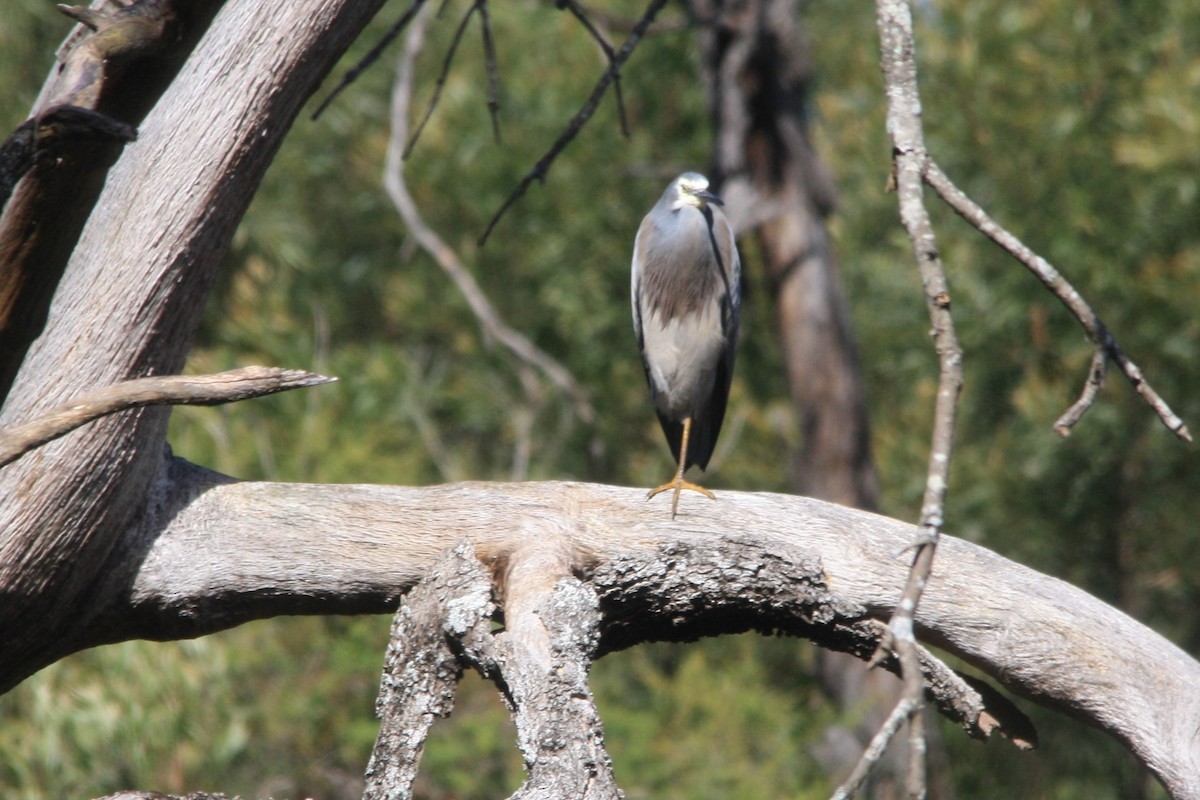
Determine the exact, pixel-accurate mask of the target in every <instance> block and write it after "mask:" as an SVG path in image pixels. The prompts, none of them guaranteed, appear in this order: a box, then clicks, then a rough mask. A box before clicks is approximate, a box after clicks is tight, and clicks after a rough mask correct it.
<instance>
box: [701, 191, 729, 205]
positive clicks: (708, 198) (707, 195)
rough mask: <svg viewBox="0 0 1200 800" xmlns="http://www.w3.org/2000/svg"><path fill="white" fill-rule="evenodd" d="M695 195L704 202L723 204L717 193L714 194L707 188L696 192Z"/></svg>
mask: <svg viewBox="0 0 1200 800" xmlns="http://www.w3.org/2000/svg"><path fill="white" fill-rule="evenodd" d="M695 196H696V197H699V198H700V199H701V200H704V201H705V202H708V203H712V204H713V205H717V206H723V205H725V201H724V200H722V199H721V198H720V196H719V195H715V194H713V193H712V192H710V191H708V190H707V189H703V190H701V191H699V192H696V193H695Z"/></svg>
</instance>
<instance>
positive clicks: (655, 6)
mask: <svg viewBox="0 0 1200 800" xmlns="http://www.w3.org/2000/svg"><path fill="white" fill-rule="evenodd" d="M666 4H667V0H650V5H649V7H647V8H646V13H645V14H643V15H642V18H641V19H639V20H638V22H637V24H636V25H634V26H633V31H631V32H630V34H629V38H627V39H626V40H625V43H624V44H623V45H621V49H620V50H619V51H617V54H616V56H614V57H613V60H612V63H611V64H609V67H608V69H606V70H605V71H604V74H603V75H602V76H600V80H599V81H598V82H597V83H596V87H595V88H594V89H592V93H591V95H589V96H588V99H587V100H586V101H585V102H584V104H583V107H582V108H580V109H579V111H578V112H576V114H575V116H573V117H571V121H570V122H568V123H567V127H566V130H564V131H563V132H562V134H561V135H560V136H559V137H558V140H557V141H555V142H554V144H552V145H551V146H550V149H549V150H547V151H546V154H545V155H543V156H542V157H541V158H540V159H539V160H538V162H537V164H535V165H534V167H533V169H531V170H530V171H529V172H528V173H527V174H526V175H525V177H524V178H522V179H521V182H520V183H519V184H517V187H516V188H515V189H513V191H512V193H511V194H510V195H509V196H508V198H507V199H506V200H505V201H504V203H503V205H501V206H500V210H499V211H497V212H496V214H495V216H493V217H492V221H491V222H489V223H488V226H487V230H485V231H484V232H483V235H482V236H480V237H479V246H480V247H483V245H484V244H486V243H487V240H488V237H489V236H490V235H491V234H492V230H493V229H494V228H495V227H496V224H497V223H498V222H500V218H501V217H503V216H504V213H505V212H506V211H508V209H509V208H511V207H512V205H513V204H514V203H516V202H517V200H519V199H520V198H521V196H522V195H523V194H525V192H526V190H527V189H529V187H530V186H531V185H532V184H533V182H534V181H535V180H536V181H544V180H545V179H546V173H547V171H548V170H549V169H550V165H551V164H552V163H553V162H554V159H555V158H557V157H558V154H559V153H561V152H562V151H563V150H564V149H565V148H566V146H567V145H568V144H570V143H571V140H572V139H574V138H575V137H576V136H577V135H578V134H579V131H580V130H582V129H583V126H584V125H585V124H587V121H588V120H589V119H591V117H592V115H593V114H594V113H596V107H597V106H598V105H599V104H600V99H601V98H602V97H604V92H605V91H606V90H607V89H608V85H609V84H610V83H612V82H613V81H615V80H616V79H617V77H618V76H619V74H620V70H621V65H622V64H624V63H625V62H626V61H627V60H629V57H630V56H631V55H633V51H634V49H635V48H636V47H637V45H638V42H639V41H641V38H642V36H644V35H645V33H646V29H647V28H649V27H650V24H651V23H652V22H654V17H655V16H657V14H658V12H659V11H661V10H662V8H663V6H665V5H666Z"/></svg>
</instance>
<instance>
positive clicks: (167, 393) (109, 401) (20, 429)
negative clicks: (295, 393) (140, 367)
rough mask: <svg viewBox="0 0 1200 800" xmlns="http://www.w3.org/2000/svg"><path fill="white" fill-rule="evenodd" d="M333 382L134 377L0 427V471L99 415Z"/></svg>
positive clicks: (256, 375) (277, 377)
mask: <svg viewBox="0 0 1200 800" xmlns="http://www.w3.org/2000/svg"><path fill="white" fill-rule="evenodd" d="M333 380H337V379H336V378H327V377H325V376H324V375H317V374H316V373H314V372H308V371H306V370H302V369H280V368H278V367H242V368H241V369H234V370H229V371H228V372H220V373H217V374H215V375H167V376H164V377H161V378H136V379H134V380H132V381H125V382H123V383H118V384H116V385H114V386H105V387H103V388H101V389H97V390H96V391H94V392H88V393H87V394H84V395H81V396H80V397H76V398H75V399H74V400H72V401H71V402H69V403H67V404H65V405H62V406H59V407H58V408H55V409H52V410H51V411H49V412H47V413H46V414H45V415H44V416H42V417H39V418H38V419H36V420H34V421H32V422H27V423H25V424H23V425H16V426H13V427H11V428H4V429H0V467H3V466H4V465H5V464H9V463H11V462H13V461H15V460H16V459H18V458H20V457H21V456H22V455H24V454H25V453H27V452H29V451H30V450H32V449H34V448H35V447H39V446H40V445H43V444H45V443H46V442H50V441H53V440H54V439H57V438H58V437H60V436H63V435H65V434H67V433H70V432H71V431H73V430H75V429H76V428H78V427H79V426H80V425H86V424H87V423H89V422H92V421H94V420H97V419H99V418H100V417H105V416H108V415H109V414H115V413H117V412H118V411H127V410H129V409H131V408H142V407H145V406H161V405H193V406H213V405H219V404H221V403H233V402H236V401H238V400H247V399H249V398H251V397H263V396H264V395H268V394H274V393H276V392H285V391H287V390H288V389H300V388H305V387H308V386H317V385H319V384H322V383H329V382H330V381H333Z"/></svg>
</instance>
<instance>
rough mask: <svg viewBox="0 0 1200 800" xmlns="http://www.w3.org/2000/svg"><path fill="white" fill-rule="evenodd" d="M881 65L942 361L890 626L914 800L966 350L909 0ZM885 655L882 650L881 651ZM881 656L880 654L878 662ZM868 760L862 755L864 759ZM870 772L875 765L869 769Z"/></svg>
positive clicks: (882, 17) (921, 775)
mask: <svg viewBox="0 0 1200 800" xmlns="http://www.w3.org/2000/svg"><path fill="white" fill-rule="evenodd" d="M876 19H877V24H878V27H879V40H880V52H881V58H880V60H881V62H882V66H883V74H884V82H885V85H886V87H887V92H886V93H887V102H888V105H887V130H888V133H889V134H890V135H891V138H892V148H893V169H894V177H895V185H896V192H897V197H898V200H899V206H900V220H901V222H902V223H903V225H904V228H905V230H906V231H907V232H908V237H909V240H910V241H911V243H912V248H913V256H914V258H915V259H916V262H917V266H918V268H919V270H920V273H921V283H922V285H923V287H924V290H925V303H926V307H927V309H928V311H929V319H930V322H931V323H932V326H933V336H934V349H935V350H936V351H937V355H938V391H937V399H936V401H935V404H934V419H933V435H932V442H931V447H930V454H929V468H928V472H927V475H926V479H925V495H924V497H923V499H922V501H921V519H920V535H919V537H918V540H917V541H916V542H915V547H916V553H915V554H914V556H913V561H912V566H911V567H910V569H909V574H908V580H907V581H906V583H905V586H904V591H903V593H902V594H901V596H900V600H899V602H898V603H897V604H896V608H895V611H894V612H893V614H892V619H891V621H890V622H889V624H888V632H889V635H888V637H887V644H886V645H885V646H890V648H891V649H892V650H894V652H895V653H896V656H897V658H898V659H899V660H900V665H901V678H902V679H903V682H904V690H903V695H902V698H901V701H900V703H899V704H898V706H897V710H896V712H894V714H893V716H895V715H897V714H902V715H903V716H904V717H905V718H906V719H907V720H908V725H909V728H908V731H909V735H908V744H909V758H908V778H907V793H908V797H909V798H911V799H912V800H917V798H923V797H924V796H925V792H926V775H925V751H926V740H925V727H924V718H923V717H922V715H921V714H920V711H921V708H922V706H923V704H924V687H925V681H924V678H923V676H922V675H921V671H920V666H919V663H920V662H919V656H918V647H917V642H916V637H915V635H914V631H913V628H914V625H913V621H914V618H915V617H916V612H917V606H918V605H919V604H920V601H921V595H922V594H923V592H924V591H925V585H926V583H927V582H928V580H929V574H930V572H931V570H932V568H933V557H934V553H935V551H936V548H937V542H938V537H939V535H940V534H941V531H942V527H943V525H944V524H945V511H944V509H945V501H946V488H947V486H948V484H949V473H950V459H951V455H952V454H953V451H954V427H955V419H956V417H957V414H958V397H959V392H960V391H961V389H962V382H963V377H962V350H961V348H960V347H959V344H958V337H957V335H956V334H955V331H954V320H953V318H952V317H951V314H950V293H949V289H948V286H947V282H946V275H945V271H944V270H943V268H942V262H941V257H940V255H939V254H938V248H937V238H936V236H935V234H934V231H933V223H932V222H931V220H930V219H929V212H928V211H927V210H926V208H925V204H924V200H923V197H922V167H923V165H924V163H925V160H926V152H925V134H924V131H923V129H922V126H921V98H920V90H919V87H918V84H917V65H916V57H915V51H916V46H915V42H914V38H913V19H912V9H911V7H910V5H909V3H908V2H906V0H877V3H876ZM881 649H882V648H881ZM876 657H877V658H878V657H879V654H877V656H876ZM865 756H866V754H864V760H865ZM866 769H869V766H867V767H866Z"/></svg>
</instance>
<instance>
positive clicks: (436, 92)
mask: <svg viewBox="0 0 1200 800" xmlns="http://www.w3.org/2000/svg"><path fill="white" fill-rule="evenodd" d="M482 5H483V0H477V1H476V2H475V3H472V4H471V7H470V8H468V9H467V13H465V14H463V18H462V21H461V22H459V23H458V29H457V30H456V31H454V39H453V40H452V41H451V42H450V47H449V48H447V49H446V57H445V58H444V59H443V60H442V71H441V73H440V74H439V75H438V79H437V83H435V84H434V85H433V95H432V96H431V97H430V98H429V105H428V106H426V108H425V116H424V117H422V118H421V121H420V122H419V123H417V129H416V130H414V131H413V135H412V138H411V139H409V140H408V144H407V145H406V146H405V148H404V152H403V153H402V154H401V158H404V159H407V158H408V157H409V155H410V154H411V153H412V149H413V148H414V147H415V146H416V144H417V140H418V139H420V138H421V131H423V130H425V125H426V123H428V122H429V118H430V117H432V116H433V111H434V109H435V108H437V104H438V100H439V99H440V98H441V96H442V87H443V86H445V85H446V77H447V76H448V75H449V74H450V65H451V64H452V63H453V62H454V54H455V53H456V52H457V51H458V45H459V44H460V43H461V42H462V38H463V34H464V33H466V30H467V23H468V22H470V21H471V15H472V14H474V13H475V12H476V11H478V10H479V9H480V7H481V6H482Z"/></svg>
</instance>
